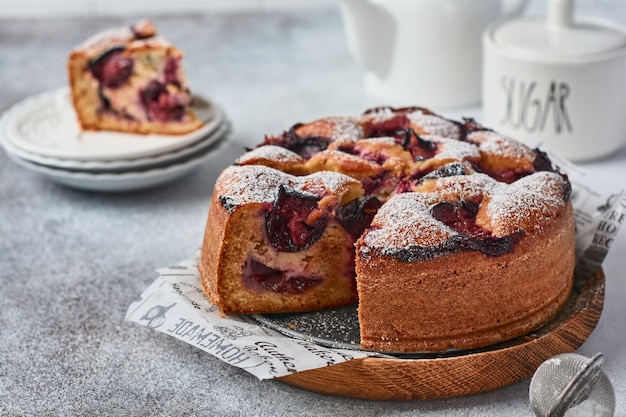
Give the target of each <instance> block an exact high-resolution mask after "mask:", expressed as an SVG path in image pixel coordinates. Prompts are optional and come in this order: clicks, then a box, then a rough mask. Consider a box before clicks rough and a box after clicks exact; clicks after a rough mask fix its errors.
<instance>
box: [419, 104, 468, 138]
mask: <svg viewBox="0 0 626 417" xmlns="http://www.w3.org/2000/svg"><path fill="white" fill-rule="evenodd" d="M407 117H408V118H409V121H410V122H411V125H415V126H419V128H420V129H419V130H421V131H422V132H424V134H429V135H438V136H445V137H448V138H455V139H458V138H460V136H461V128H460V127H459V126H458V125H457V124H456V123H454V122H452V121H450V120H447V119H444V118H443V117H440V116H436V115H433V114H426V113H424V112H423V111H421V110H416V111H414V112H412V113H409V114H407Z"/></svg>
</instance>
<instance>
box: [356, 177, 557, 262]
mask: <svg viewBox="0 0 626 417" xmlns="http://www.w3.org/2000/svg"><path fill="white" fill-rule="evenodd" d="M435 181H436V186H435V188H436V191H433V192H428V193H422V192H415V193H404V194H398V195H395V196H393V197H392V198H390V199H389V201H387V203H386V204H385V205H384V206H383V207H382V208H381V209H380V211H379V212H378V213H377V214H376V216H375V217H374V220H373V221H372V225H371V227H372V229H371V230H369V231H368V232H367V234H366V236H365V237H364V239H363V242H364V244H365V245H367V246H368V247H369V248H370V249H378V250H381V251H382V253H383V254H384V253H387V254H389V253H391V252H393V251H395V250H398V249H403V248H406V247H408V246H411V245H417V246H420V247H424V248H427V247H434V246H437V245H441V244H443V243H445V241H446V240H448V239H449V238H450V237H451V236H453V235H454V234H457V233H456V232H455V231H453V230H452V229H450V228H448V227H447V226H446V225H445V224H443V223H441V222H439V221H438V220H436V219H435V218H433V217H432V216H431V214H430V209H431V208H432V207H433V206H434V205H435V204H437V203H439V202H442V201H445V202H449V203H453V204H454V203H458V202H460V201H462V200H469V201H477V200H478V201H481V200H482V201H483V202H486V203H485V204H486V208H485V209H486V210H487V212H486V213H487V217H488V218H489V220H490V222H491V227H492V230H491V232H492V233H493V235H494V236H499V237H501V236H506V235H508V234H510V233H514V232H517V231H520V230H524V231H525V232H526V233H527V234H534V233H537V232H538V231H540V230H541V229H542V227H544V226H545V225H546V224H549V222H550V221H551V220H552V219H553V218H554V217H555V216H557V215H558V214H559V213H560V210H561V208H562V207H563V206H564V205H565V201H564V200H563V197H562V195H563V190H564V187H565V186H566V184H565V180H564V179H563V177H561V176H560V175H559V174H555V173H551V172H540V173H536V174H532V175H529V176H527V177H524V178H522V179H520V180H518V181H517V182H515V183H512V184H506V183H501V182H498V181H496V180H494V179H493V178H491V177H489V176H487V175H485V174H471V175H463V176H453V177H444V178H437V179H436V180H435ZM547 188H549V189H550V190H551V191H550V192H545V191H546V189H547Z"/></svg>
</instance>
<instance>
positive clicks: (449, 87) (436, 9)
mask: <svg viewBox="0 0 626 417" xmlns="http://www.w3.org/2000/svg"><path fill="white" fill-rule="evenodd" d="M525 3H526V1H525V0H509V1H507V2H506V3H504V6H505V7H503V6H502V5H501V0H478V1H476V0H341V2H340V10H341V14H342V18H343V22H344V27H345V30H346V36H347V39H348V47H349V49H350V51H351V53H352V54H353V55H354V56H355V58H356V59H357V61H358V62H359V63H360V64H361V65H362V66H363V67H364V68H365V70H366V74H365V86H366V90H367V91H368V92H369V93H370V94H371V95H373V96H374V97H376V98H378V99H381V100H383V101H384V102H385V104H391V105H423V106H430V107H442V106H443V107H448V106H461V105H470V104H476V103H478V102H479V101H480V95H481V86H480V82H481V59H482V58H481V34H482V32H483V30H484V29H485V28H486V27H487V26H488V25H489V24H490V23H491V22H492V21H494V20H496V19H498V18H499V17H500V16H502V11H503V9H508V10H507V11H506V14H508V15H510V16H511V15H516V14H519V13H520V12H521V11H522V9H523V8H524V6H525Z"/></svg>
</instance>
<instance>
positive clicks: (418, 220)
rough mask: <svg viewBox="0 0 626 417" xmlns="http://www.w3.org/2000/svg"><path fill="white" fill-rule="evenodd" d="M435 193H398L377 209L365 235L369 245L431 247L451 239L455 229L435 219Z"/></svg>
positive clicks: (391, 247)
mask: <svg viewBox="0 0 626 417" xmlns="http://www.w3.org/2000/svg"><path fill="white" fill-rule="evenodd" d="M435 200H436V196H435V195H434V194H429V193H405V194H396V195H394V196H393V197H391V198H390V199H389V201H387V203H385V205H384V206H383V207H382V208H381V209H380V210H379V211H378V213H377V214H376V216H375V217H374V220H373V221H372V224H371V229H370V231H369V232H368V233H367V234H366V235H365V237H364V243H365V245H367V246H369V247H370V248H379V249H380V248H382V249H398V248H406V247H409V246H415V245H417V246H421V247H431V246H436V245H438V244H441V243H443V242H445V241H446V240H448V239H449V238H450V236H451V235H452V234H454V233H456V232H454V231H453V230H451V229H450V228H448V227H447V226H446V225H444V224H443V223H441V222H439V221H437V220H435V219H434V218H433V217H432V216H431V215H430V213H429V208H430V207H431V206H432V205H433V204H434V203H435Z"/></svg>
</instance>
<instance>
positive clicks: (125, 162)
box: [0, 120, 230, 173]
mask: <svg viewBox="0 0 626 417" xmlns="http://www.w3.org/2000/svg"><path fill="white" fill-rule="evenodd" d="M2 130H3V124H2V122H0V145H1V146H2V147H4V149H5V151H6V152H7V153H11V154H13V155H15V156H17V157H19V158H21V159H24V160H26V161H30V162H34V163H36V164H39V165H45V166H47V167H49V168H60V169H64V170H71V171H88V172H109V173H113V172H122V171H131V170H138V169H147V168H157V167H159V166H163V165H167V164H173V163H174V162H176V161H178V160H180V159H182V158H184V157H187V156H189V155H193V154H197V153H201V152H202V151H203V150H206V149H208V148H209V147H211V146H213V145H214V144H215V142H216V141H219V140H220V139H222V138H223V137H224V136H225V135H226V134H227V133H228V132H229V131H230V123H229V122H228V121H227V120H224V121H223V122H222V123H220V125H219V126H218V127H217V128H216V130H215V131H213V132H211V133H209V134H208V135H207V136H206V137H204V138H202V139H200V140H198V141H197V142H194V143H192V144H191V145H189V146H187V147H185V148H182V149H178V150H175V151H172V152H168V153H164V154H160V155H155V156H148V157H144V158H136V159H120V160H112V161H80V160H74V159H60V158H54V157H50V156H43V155H39V154H36V153H32V152H27V151H25V150H23V149H21V148H18V147H17V146H14V145H13V144H12V143H11V142H10V141H9V140H7V138H6V136H4V135H2V134H1V133H2Z"/></svg>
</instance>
